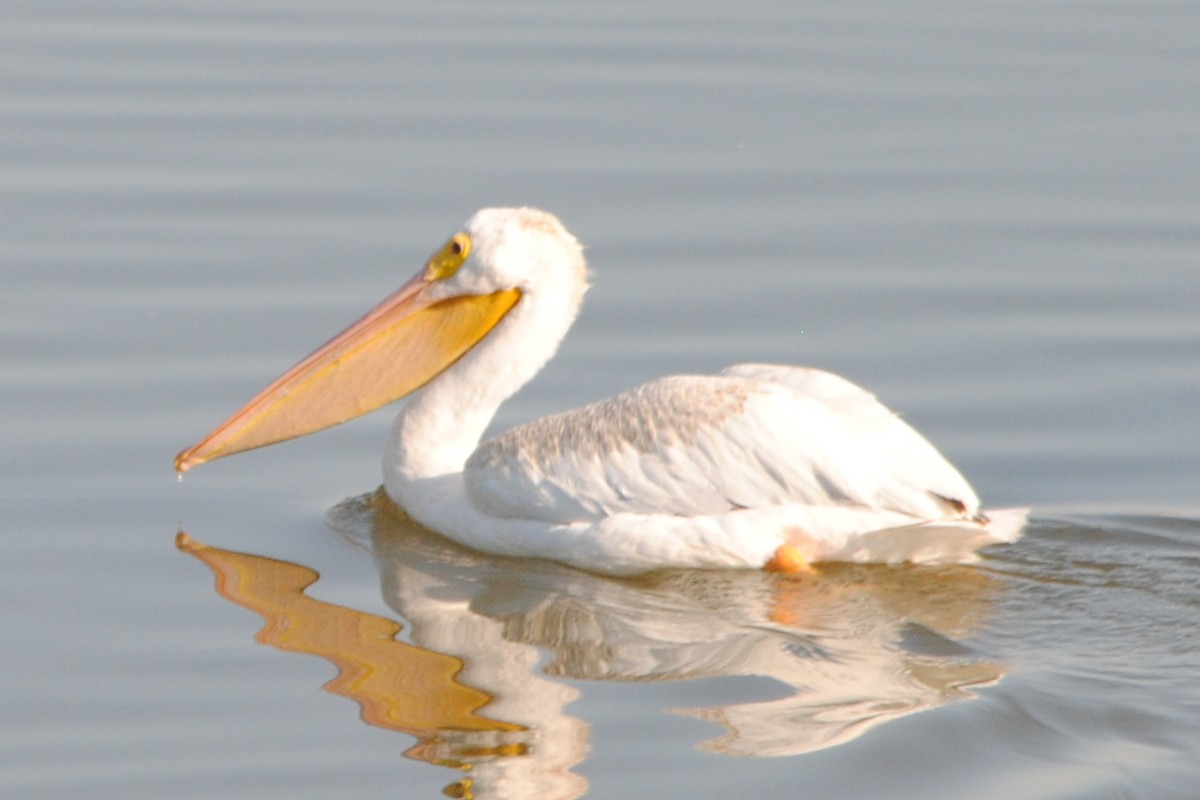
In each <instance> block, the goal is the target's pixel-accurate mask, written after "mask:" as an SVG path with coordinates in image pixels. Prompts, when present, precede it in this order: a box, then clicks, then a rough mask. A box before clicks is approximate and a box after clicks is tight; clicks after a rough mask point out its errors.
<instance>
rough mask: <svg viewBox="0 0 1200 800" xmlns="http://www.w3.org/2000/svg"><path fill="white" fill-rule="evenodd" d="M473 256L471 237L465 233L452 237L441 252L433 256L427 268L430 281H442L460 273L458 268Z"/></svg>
mask: <svg viewBox="0 0 1200 800" xmlns="http://www.w3.org/2000/svg"><path fill="white" fill-rule="evenodd" d="M469 255H471V237H470V236H468V235H467V234H465V233H456V234H454V236H452V237H450V241H448V242H446V244H445V246H443V247H442V249H441V250H438V251H437V252H436V253H434V254H433V257H432V258H430V259H429V265H428V266H427V267H426V274H427V275H428V276H429V279H430V280H433V281H440V280H443V279H445V278H449V277H450V276H451V275H453V274H454V273H456V272H458V268H459V267H461V266H462V265H463V262H464V261H466V260H467V256H469Z"/></svg>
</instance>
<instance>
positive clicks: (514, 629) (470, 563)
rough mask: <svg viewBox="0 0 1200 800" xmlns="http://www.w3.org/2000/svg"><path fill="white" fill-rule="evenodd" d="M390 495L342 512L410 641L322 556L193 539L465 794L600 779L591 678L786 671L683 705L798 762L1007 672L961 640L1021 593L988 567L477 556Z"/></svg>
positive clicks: (517, 792)
mask: <svg viewBox="0 0 1200 800" xmlns="http://www.w3.org/2000/svg"><path fill="white" fill-rule="evenodd" d="M381 498H382V495H376V496H368V497H363V498H358V499H354V500H349V501H346V502H345V503H342V504H341V505H339V506H338V507H336V508H335V509H334V510H333V511H332V512H331V514H330V520H331V523H332V525H333V527H334V528H335V529H336V530H337V531H338V533H339V534H340V535H342V536H343V537H345V538H346V539H348V540H350V541H352V542H354V543H356V544H358V545H361V546H364V547H367V548H369V549H370V551H371V552H372V553H373V555H374V557H375V560H376V563H377V565H378V568H379V571H380V582H381V588H382V593H383V598H384V600H385V601H386V602H387V604H388V605H389V606H391V607H392V608H393V609H394V610H395V611H396V613H397V614H398V615H399V617H400V618H401V619H403V620H404V621H405V622H406V623H407V625H408V631H407V633H408V636H407V641H401V640H399V639H398V638H397V636H398V635H399V634H400V633H401V631H402V630H403V627H404V626H403V625H402V624H401V623H400V622H398V621H395V620H391V619H387V618H384V617H380V616H377V615H374V614H369V613H366V612H362V611H357V610H354V609H350V608H346V607H343V606H337V605H333V604H329V603H325V602H322V601H319V600H316V599H314V598H311V597H309V596H307V595H305V594H304V591H305V589H306V588H307V587H308V586H310V585H312V584H313V583H314V582H315V581H316V580H317V579H318V573H317V572H316V571H314V570H312V569H309V568H308V567H305V566H301V565H298V564H293V563H289V562H285V561H280V560H277V559H272V558H268V557H264V556H258V555H250V554H245V553H237V552H232V551H228V550H222V549H219V548H216V547H210V546H207V545H204V544H201V543H199V542H197V541H196V540H194V539H192V538H191V537H189V536H188V535H187V534H182V533H181V534H180V535H179V537H178V540H177V541H178V545H179V547H180V549H182V550H183V551H185V552H187V553H190V554H192V555H194V556H195V557H197V558H199V559H200V560H202V561H204V562H205V563H206V564H207V565H208V566H209V567H210V568H211V569H212V570H213V572H214V573H215V574H216V576H217V591H218V593H219V594H220V595H221V596H223V597H225V598H226V599H228V600H231V601H233V602H235V603H237V604H239V605H241V606H244V607H245V608H248V609H250V610H252V611H255V612H257V613H258V614H260V615H262V617H263V618H264V620H265V625H264V626H263V628H262V629H261V630H260V631H259V633H258V634H257V635H256V640H257V641H258V642H260V643H262V644H268V645H271V646H273V647H277V648H279V649H281V650H285V651H288V652H297V653H305V654H310V655H317V656H321V657H323V658H325V659H327V660H329V661H330V662H331V663H332V664H333V665H334V666H335V667H336V668H337V670H338V675H337V676H336V677H335V678H334V679H333V680H332V681H330V682H329V683H328V684H326V686H325V688H326V689H327V690H328V691H330V692H333V693H335V694H338V695H342V696H345V697H348V698H350V699H352V700H354V701H356V702H357V703H358V704H359V706H360V708H361V716H362V719H363V721H364V722H366V723H368V724H370V725H374V726H377V727H380V728H384V729H388V730H394V731H399V732H403V733H406V734H409V735H410V736H413V737H415V738H416V739H417V743H416V744H415V745H414V746H412V747H411V748H409V749H408V750H407V751H406V753H405V754H406V755H407V756H409V757H411V758H415V759H419V760H423V761H427V762H429V763H433V764H439V765H443V766H447V767H452V768H457V769H461V770H463V771H464V775H466V776H467V777H464V778H462V779H461V780H459V781H456V782H454V783H452V784H451V785H450V786H449V787H447V793H449V794H451V795H452V796H476V797H494V798H518V797H531V798H532V797H537V798H569V797H578V796H580V795H582V794H583V793H585V792H586V790H587V784H586V781H585V779H584V778H583V777H582V776H580V775H578V774H576V773H575V772H574V771H573V768H574V767H576V765H578V764H580V763H581V762H582V761H584V760H585V759H586V757H587V753H588V749H589V743H588V742H589V733H590V730H589V726H588V724H587V723H586V722H585V721H584V720H582V719H578V718H576V717H573V716H571V715H570V714H568V713H567V711H566V710H565V709H566V706H567V705H568V704H569V703H570V702H571V701H573V700H575V699H576V698H577V697H578V696H579V693H580V692H581V691H586V688H584V687H580V686H579V685H578V684H576V683H574V682H575V681H606V682H648V681H675V682H680V681H697V680H704V679H714V678H749V677H755V678H759V679H761V678H768V679H771V680H772V681H773V683H774V686H775V687H776V688H775V690H773V691H771V692H769V694H771V695H773V696H772V697H768V698H766V699H763V698H762V694H763V692H762V685H763V684H762V681H761V680H759V681H746V683H747V684H748V685H750V686H752V687H753V688H752V689H751V690H750V691H749V692H747V691H742V692H740V693H737V692H733V694H734V697H733V698H732V700H730V701H729V702H721V703H717V704H713V705H704V706H700V707H693V708H683V709H680V708H669V709H664V710H668V711H672V712H674V713H679V714H684V715H688V716H692V717H696V718H699V719H703V720H707V721H710V722H712V723H714V724H716V725H717V726H720V727H721V728H723V733H721V734H720V735H718V736H717V737H716V738H713V739H710V740H709V741H706V742H704V743H703V744H702V745H701V747H702V748H704V749H706V750H709V751H714V752H718V753H723V754H728V755H737V756H784V755H795V754H800V753H806V752H812V751H816V750H821V749H824V748H829V747H833V746H835V745H839V744H842V743H845V742H848V741H851V740H853V739H855V738H857V737H859V736H862V735H863V734H864V733H866V732H867V731H869V730H871V729H872V728H875V727H876V726H879V725H881V724H883V723H886V722H888V721H890V720H894V719H898V718H900V717H903V716H906V715H909V714H913V713H915V712H918V711H923V710H927V709H931V708H935V707H937V706H940V705H942V704H945V703H947V702H950V701H953V700H958V699H963V698H967V697H970V696H972V695H971V692H970V688H971V687H974V686H979V685H982V684H988V683H994V682H996V681H997V680H999V678H1000V677H1001V675H1002V674H1003V672H1002V670H1001V668H1000V667H999V666H998V665H997V664H995V663H992V662H990V661H988V660H987V659H985V658H983V657H981V656H980V655H979V654H978V653H976V652H974V651H973V650H972V649H971V648H970V647H968V646H967V645H965V644H963V643H962V641H961V640H963V639H964V638H966V637H968V636H970V635H971V634H972V633H973V632H975V631H976V630H977V629H978V628H979V626H980V625H982V623H983V622H984V621H985V620H986V619H987V618H988V617H989V615H990V614H991V613H992V607H993V605H994V602H995V599H996V596H997V594H998V593H999V592H1000V590H1001V587H1002V581H1001V579H999V578H996V577H993V576H990V575H988V574H987V573H986V572H984V571H981V570H978V569H972V568H968V567H962V566H947V567H930V566H923V567H916V566H903V567H871V566H861V565H853V566H852V565H829V566H826V567H824V568H822V569H820V570H819V571H817V572H815V573H814V574H811V575H807V576H803V577H792V576H780V575H772V574H767V573H761V572H748V571H721V572H715V571H714V572H701V571H672V572H662V573H656V574H653V575H649V576H643V577H640V578H637V579H613V578H609V577H601V576H595V575H591V574H588V573H585V572H580V571H578V570H575V569H572V568H569V567H564V566H560V565H558V564H554V563H550V562H543V561H535V560H517V559H505V558H496V557H492V556H487V555H484V554H480V553H476V552H473V551H470V550H466V549H464V548H461V547H459V546H457V545H455V544H453V543H451V542H449V541H448V540H446V539H444V538H442V537H440V536H438V535H437V534H434V533H431V532H429V531H427V530H424V529H422V528H421V527H420V526H418V525H417V524H415V523H414V522H412V521H411V520H408V519H407V518H406V517H404V516H403V515H402V514H401V513H399V512H398V511H397V510H396V509H395V508H394V507H393V506H391V504H390V503H388V502H387V501H386V500H385V499H381ZM752 693H757V696H750V695H751V694H752ZM723 694H725V695H728V694H730V692H729V691H725V692H721V691H717V692H709V691H706V692H705V693H704V697H705V698H706V699H708V700H709V701H710V702H711V701H712V699H713V697H714V695H716V696H718V697H720V696H722V695H723ZM748 697H749V699H748V700H747V698H748Z"/></svg>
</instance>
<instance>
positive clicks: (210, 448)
mask: <svg viewBox="0 0 1200 800" xmlns="http://www.w3.org/2000/svg"><path fill="white" fill-rule="evenodd" d="M431 272H432V270H431V269H427V270H426V271H424V272H422V273H421V274H419V275H418V276H417V277H416V278H414V279H413V280H411V281H409V283H407V284H406V285H405V286H403V287H402V288H401V289H399V290H398V291H397V292H395V293H394V294H393V295H392V296H391V297H389V298H387V299H386V300H384V301H383V302H382V303H380V304H379V305H378V306H376V307H375V308H374V309H372V310H371V311H370V312H368V313H367V314H366V315H365V316H364V317H363V318H362V319H360V320H359V321H358V322H355V323H354V324H353V325H351V326H350V327H349V328H347V329H346V330H344V331H342V332H341V333H340V334H338V335H337V336H335V337H334V338H333V339H331V340H330V341H329V342H327V343H326V344H325V345H324V346H322V347H321V348H320V349H318V350H317V351H316V352H314V353H313V354H312V355H310V356H308V358H306V359H304V360H303V361H301V362H300V363H299V364H297V365H296V366H294V367H292V368H291V369H290V370H288V371H287V372H286V373H284V375H282V376H281V377H280V378H279V379H278V380H276V381H275V382H274V383H272V384H271V385H270V386H268V387H267V388H266V389H264V390H263V391H262V392H261V393H259V395H258V396H257V397H255V398H254V399H253V400H251V401H250V402H249V403H247V404H246V405H245V406H243V407H242V408H241V409H239V410H238V411H237V412H235V413H234V414H233V416H231V417H230V418H229V419H227V420H225V422H223V423H221V425H220V426H219V427H218V428H217V429H216V430H214V431H213V432H212V433H210V434H209V435H208V436H207V437H205V438H204V439H203V440H202V441H200V442H199V443H198V444H196V445H194V446H193V447H191V448H189V449H187V450H184V451H183V452H182V453H180V454H179V455H178V456H176V457H175V469H176V470H177V471H178V472H180V473H183V472H186V471H187V470H188V469H190V468H192V467H194V466H196V465H197V464H202V463H204V462H205V461H211V460H213V459H215V458H221V457H222V456H228V455H232V454H233V453H240V452H242V451H243V450H252V449H254V448H256V447H264V446H266V445H268V444H274V443H276V442H282V441H285V440H287V439H294V438H296V437H297V436H304V435H305V434H309V433H314V432H316V431H319V430H323V429H325V428H328V427H331V426H333V425H337V424H339V423H341V422H345V421H347V420H350V419H353V418H355V417H358V416H361V415H363V414H366V413H367V412H368V411H374V410H375V409H377V408H379V407H380V406H383V405H386V404H387V403H390V402H392V401H394V400H398V399H399V398H401V397H404V396H405V395H407V394H409V393H410V392H413V391H415V390H417V389H419V388H421V387H422V386H424V385H425V384H426V383H428V382H429V381H430V380H432V379H433V378H435V377H436V376H437V375H438V374H440V373H441V372H443V371H444V370H445V369H446V368H447V367H449V366H451V365H452V364H454V362H456V361H457V360H458V359H459V358H461V357H462V356H463V354H465V353H466V352H467V351H468V350H470V349H471V348H472V347H474V346H475V345H476V344H478V343H479V341H480V340H482V339H483V337H484V336H486V335H487V334H488V332H489V331H491V330H492V328H494V327H495V326H496V324H497V323H499V322H500V320H501V319H503V318H504V315H505V314H507V313H508V312H509V311H510V310H511V309H512V307H513V306H514V305H516V303H517V301H518V300H520V299H521V292H520V290H519V289H507V290H504V291H500V292H495V293H493V294H488V295H464V296H460V297H453V298H450V299H445V300H437V301H435V300H434V299H432V298H431V297H430V295H429V291H428V289H429V287H430V286H431V285H432V284H433V282H434V281H435V280H436V278H437V275H434V274H431Z"/></svg>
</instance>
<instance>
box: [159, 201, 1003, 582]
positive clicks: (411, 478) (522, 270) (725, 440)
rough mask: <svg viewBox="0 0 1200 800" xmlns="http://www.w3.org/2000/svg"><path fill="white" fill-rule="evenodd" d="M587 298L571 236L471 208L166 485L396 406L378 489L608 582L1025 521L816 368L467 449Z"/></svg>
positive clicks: (976, 535) (645, 389) (966, 535)
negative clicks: (985, 501)
mask: <svg viewBox="0 0 1200 800" xmlns="http://www.w3.org/2000/svg"><path fill="white" fill-rule="evenodd" d="M587 287H588V269H587V265H586V263H585V260H584V256H583V248H582V246H581V245H580V243H579V242H578V241H577V240H576V239H575V237H574V236H572V235H571V233H569V232H568V231H567V229H566V228H565V227H564V226H563V224H562V223H561V222H559V220H558V218H557V217H555V216H554V215H552V214H550V213H547V212H545V211H540V210H538V209H533V208H485V209H483V210H481V211H478V212H476V213H475V214H474V215H473V216H472V217H471V218H470V219H469V220H468V221H467V223H466V224H465V225H464V226H463V228H462V229H461V230H460V231H459V232H457V233H455V234H454V235H453V236H451V237H450V239H449V241H447V242H446V244H445V245H444V246H443V247H442V248H441V249H440V250H438V251H437V252H436V253H434V254H433V255H432V256H431V257H430V258H429V260H428V262H426V264H425V266H424V267H423V268H422V269H421V270H420V271H419V272H418V273H417V275H416V276H415V277H413V278H412V280H410V281H409V282H408V283H406V284H405V285H404V286H403V287H401V288H400V289H399V290H397V291H396V292H395V293H394V294H392V295H391V296H389V297H388V298H386V299H385V300H384V301H383V302H382V303H380V304H379V305H378V306H376V307H375V308H374V309H372V310H371V311H369V312H368V313H367V314H366V315H365V316H363V317H362V318H361V319H360V320H358V321H357V322H355V323H353V324H352V325H351V326H350V327H348V328H346V330H344V331H343V332H341V333H340V334H338V335H337V336H335V337H334V338H333V339H331V340H330V341H329V342H327V343H326V344H325V345H323V346H322V347H320V348H319V349H317V350H316V351H315V352H313V353H312V354H311V355H309V356H308V357H307V358H305V359H304V360H303V361H301V362H300V363H298V364H297V365H296V366H294V367H292V368H291V369H290V370H288V371H287V372H286V373H284V374H283V375H282V376H281V377H280V378H279V379H277V380H276V381H275V382H274V383H272V384H271V385H270V386H268V387H267V388H266V389H264V390H263V391H262V392H261V393H260V394H258V395H257V396H256V397H254V398H253V399H252V400H251V401H250V402H249V403H247V404H246V405H245V406H243V407H242V408H241V409H240V410H238V411H237V412H235V413H234V414H233V415H232V416H231V417H229V419H227V420H226V421H225V422H224V423H222V424H221V425H220V426H218V427H217V428H216V429H215V430H214V431H213V432H212V433H210V434H209V435H208V436H207V437H206V438H204V439H203V440H201V441H200V442H199V443H197V444H196V445H195V446H193V447H191V448H189V449H187V450H184V451H183V452H181V453H180V454H179V455H178V456H177V457H176V459H175V468H176V470H177V471H178V472H179V473H180V474H182V473H183V472H185V471H187V470H188V469H189V468H191V467H193V466H195V465H197V464H200V463H203V462H205V461H210V460H212V459H215V458H220V457H222V456H227V455H231V454H233V453H237V452H241V451H244V450H250V449H252V448H257V447H263V446H265V445H268V444H273V443H275V442H280V441H283V440H286V439H291V438H294V437H297V436H303V435H305V434H308V433H312V432H315V431H318V430H322V429H324V428H327V427H330V426H332V425H337V424H338V423H341V422H345V421H346V420H349V419H352V418H354V417H357V416H360V415H362V414H365V413H367V412H368V411H373V410H374V409H376V408H379V407H380V406H383V405H385V404H387V403H390V402H392V401H394V400H397V399H399V398H401V397H405V396H408V397H409V400H408V403H407V404H406V405H405V406H404V407H403V408H402V410H401V411H400V413H399V416H398V417H397V418H396V422H395V424H394V426H393V428H392V432H391V436H390V441H389V443H388V446H387V449H386V452H385V456H384V465H383V472H384V488H385V490H386V492H387V495H388V496H389V497H390V498H391V500H392V501H394V502H395V503H396V504H397V505H398V506H400V507H401V508H402V509H403V510H404V511H405V512H406V513H407V514H408V515H409V516H410V517H412V518H413V519H415V520H416V521H417V522H419V523H421V524H423V525H425V526H426V527H428V528H431V529H433V530H435V531H438V532H439V533H441V534H443V535H445V536H447V537H449V538H451V539H454V540H455V541H458V542H459V543H461V544H464V545H467V546H468V547H472V548H475V549H478V550H482V551H486V552H491V553H494V554H498V555H506V556H517V557H538V558H548V559H552V560H555V561H560V562H565V563H568V564H571V565H574V566H576V567H579V568H582V569H586V570H590V571H595V572H601V573H607V574H614V575H628V574H636V573H640V572H647V571H651V570H656V569H660V568H732V567H742V568H758V569H770V570H778V571H784V572H799V571H804V570H807V569H810V566H809V565H811V564H812V563H814V562H821V561H858V562H888V563H896V562H901V561H917V562H925V561H968V560H972V559H973V558H974V554H975V551H976V550H978V549H979V548H980V547H983V546H985V545H989V544H995V543H998V542H1009V541H1013V540H1014V539H1016V538H1017V536H1019V535H1020V529H1021V525H1022V522H1023V515H1022V514H1021V513H1019V512H1016V511H1011V512H993V513H991V514H990V516H991V518H990V519H989V515H985V514H984V513H983V512H982V511H981V510H980V505H979V498H978V497H976V495H975V492H974V491H973V490H972V489H971V487H970V485H969V484H968V483H967V482H966V480H964V479H963V477H962V475H960V474H959V472H958V470H956V469H955V468H954V467H953V466H951V465H950V464H949V463H948V462H947V461H946V460H945V458H943V457H942V455H941V454H940V453H939V452H938V451H937V450H936V449H935V448H934V447H933V446H932V445H931V444H929V443H928V442H927V441H926V440H925V439H924V438H922V437H921V435H920V434H918V433H917V432H916V431H915V430H913V429H912V428H911V427H909V426H908V425H907V424H906V423H904V422H903V421H902V420H901V419H900V418H899V417H897V416H896V415H895V414H894V413H892V412H891V411H890V410H888V409H887V408H886V407H884V406H883V405H882V404H881V403H879V402H878V401H877V400H876V399H875V397H874V396H873V395H871V394H870V393H868V392H867V391H865V390H863V389H861V388H859V387H858V386H856V385H854V384H852V383H850V382H849V381H847V380H845V379H844V378H840V377H838V376H836V375H833V374H830V373H828V372H823V371H821V370H817V369H808V368H801V367H787V366H774V365H765V364H739V365H737V366H732V367H729V368H728V369H726V370H724V371H723V372H721V373H719V374H716V375H679V376H673V377H667V378H662V379H659V380H656V381H652V382H650V383H647V384H645V385H643V386H639V387H637V388H635V389H632V390H629V391H627V392H624V393H623V394H619V395H617V396H615V397H612V398H610V399H607V400H602V401H600V402H598V403H594V404H592V405H589V406H586V407H584V408H581V409H578V410H574V411H568V412H566V413H562V414H557V415H554V416H551V417H547V418H545V419H541V420H537V421H535V422H532V423H529V424H526V425H521V426H519V427H517V428H514V429H512V430H509V431H506V432H504V433H501V434H499V435H497V436H494V437H492V438H489V439H486V440H483V441H481V440H482V438H483V435H484V432H485V431H486V429H487V427H488V425H489V424H490V422H491V421H492V419H493V417H494V415H495V413H496V411H497V409H498V408H499V406H500V404H501V403H503V402H504V401H505V400H507V399H508V398H509V397H511V396H512V395H513V394H514V393H515V392H516V391H517V390H518V389H520V388H521V387H522V386H523V385H525V384H526V383H527V382H528V381H529V380H530V379H531V378H533V376H534V375H535V374H536V373H537V372H538V370H540V369H541V368H542V367H543V366H544V365H545V364H546V362H547V361H548V360H549V359H550V358H551V357H552V356H553V355H554V352H555V350H557V348H558V345H559V343H560V342H561V341H562V339H563V337H564V336H565V335H566V333H567V330H568V328H570V326H571V324H572V323H573V322H574V320H575V317H576V314H577V313H578V311H579V307H580V304H581V302H582V300H583V295H584V292H585V291H586V290H587Z"/></svg>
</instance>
